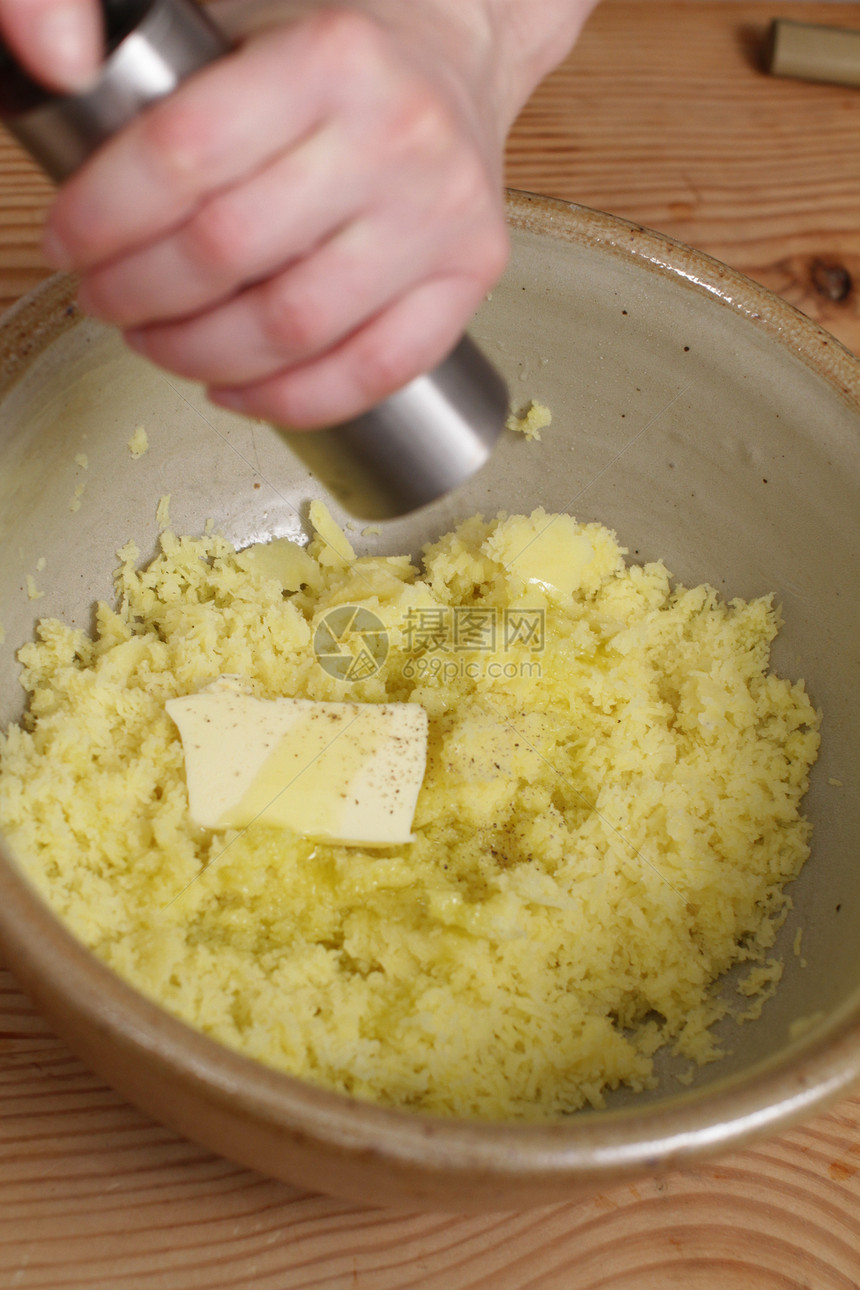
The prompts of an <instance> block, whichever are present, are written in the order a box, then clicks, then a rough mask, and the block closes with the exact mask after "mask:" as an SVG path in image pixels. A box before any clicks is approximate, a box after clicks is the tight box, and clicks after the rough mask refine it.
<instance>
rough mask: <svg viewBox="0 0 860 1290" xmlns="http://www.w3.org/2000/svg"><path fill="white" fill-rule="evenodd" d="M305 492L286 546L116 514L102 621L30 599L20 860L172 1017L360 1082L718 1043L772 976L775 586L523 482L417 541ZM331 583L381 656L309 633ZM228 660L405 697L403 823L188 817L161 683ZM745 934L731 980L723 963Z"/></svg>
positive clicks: (371, 1094) (800, 690)
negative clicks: (516, 512)
mask: <svg viewBox="0 0 860 1290" xmlns="http://www.w3.org/2000/svg"><path fill="white" fill-rule="evenodd" d="M313 519H314V520H315V523H316V529H317V531H316V536H315V538H314V540H313V541H312V542H311V544H310V546H309V547H308V548H307V549H301V548H299V547H296V546H293V545H292V544H290V543H288V542H286V541H285V540H279V541H277V542H275V543H273V544H271V545H270V546H268V547H262V548H249V549H248V550H246V551H243V552H237V551H235V550H234V549H233V548H232V547H231V546H230V545H229V544H228V543H227V542H226V541H224V540H223V539H221V538H219V537H216V536H210V537H204V538H197V539H194V538H190V537H176V536H174V535H172V534H169V533H166V534H164V535H163V536H162V540H161V548H162V549H161V553H160V554H159V555H158V556H157V558H156V559H155V560H153V562H152V563H151V564H150V565H149V566H148V567H146V568H142V569H141V568H138V567H137V565H138V561H139V552H138V551H137V549H136V548H135V547H134V546H133V545H131V544H129V545H128V546H127V547H126V548H125V549H124V550H123V551H122V552H121V553H120V557H121V567H120V569H119V571H118V574H117V589H118V595H119V602H118V607H117V608H110V607H109V606H108V605H107V604H100V605H99V607H98V613H97V630H96V632H95V635H94V636H93V637H92V638H91V637H90V636H88V635H86V634H85V633H84V632H82V631H77V630H72V629H71V628H69V627H67V626H64V625H63V624H62V623H60V622H57V621H53V620H49V621H43V622H42V623H40V625H39V629H38V639H37V640H36V641H35V642H33V643H31V644H28V645H26V646H24V648H23V649H22V650H21V652H20V658H21V662H22V664H23V680H24V684H25V685H26V687H27V689H28V690H29V692H30V705H29V710H28V713H27V715H26V717H25V718H24V720H23V722H22V724H21V726H20V727H17V726H16V727H12V728H11V729H10V730H9V731H8V732H7V733H6V735H5V736H3V737H2V742H0V825H2V828H3V830H4V832H5V834H6V836H7V838H8V840H9V841H10V842H11V843H12V845H13V847H14V850H15V853H16V855H17V857H18V859H19V861H20V863H21V865H22V866H23V868H24V869H25V871H26V872H27V874H29V876H30V878H31V879H32V881H33V882H34V883H35V884H36V885H37V887H38V888H39V890H40V891H41V892H42V893H43V894H44V896H45V898H46V899H47V900H48V901H49V902H50V904H51V905H52V906H53V907H54V909H55V910H56V911H57V913H58V914H59V915H60V916H61V917H62V918H63V919H64V920H65V921H66V922H67V923H68V924H69V926H70V927H71V928H72V929H73V930H74V932H75V933H76V934H77V935H78V936H79V937H80V938H81V939H82V940H83V941H84V942H85V943H86V944H87V945H89V946H91V947H92V949H93V950H94V951H95V953H96V954H98V955H99V956H100V957H101V958H102V959H103V960H104V961H105V962H106V963H108V964H109V965H110V966H111V967H112V968H114V969H115V970H116V971H117V972H118V973H120V974H121V975H122V976H123V977H125V978H126V979H127V980H129V981H130V982H132V983H133V984H134V985H135V986H137V987H138V988H139V989H140V990H142V991H143V992H145V993H146V994H147V995H150V996H151V997H152V998H154V999H156V1000H158V1001H159V1002H160V1003H161V1004H163V1005H164V1007H166V1008H167V1009H169V1010H170V1011H171V1012H172V1013H174V1014H175V1015H176V1016H178V1017H181V1018H183V1019H184V1020H185V1021H187V1022H188V1023H190V1024H191V1025H192V1026H195V1027H197V1028H199V1029H200V1030H203V1031H205V1032H206V1033H207V1034H209V1035H211V1036H214V1037H215V1038H216V1039H218V1040H220V1041H222V1042H223V1043H225V1044H227V1045H230V1046H231V1047H233V1048H235V1049H239V1050H241V1051H242V1052H243V1053H246V1054H249V1055H251V1056H252V1057H256V1058H258V1059H260V1060H261V1061H263V1062H266V1063H269V1064H271V1065H272V1066H275V1067H278V1068H280V1069H282V1070H285V1071H289V1072H292V1073H293V1074H295V1075H298V1076H301V1077H302V1078H304V1079H307V1080H311V1081H314V1082H316V1083H318V1084H322V1085H325V1086H327V1087H330V1088H334V1089H340V1090H345V1091H348V1092H350V1093H352V1094H354V1095H356V1096H358V1097H362V1098H370V1099H374V1100H376V1101H379V1102H382V1103H386V1104H393V1105H398V1106H405V1107H414V1108H421V1109H424V1110H428V1111H433V1112H439V1113H443V1114H458V1115H465V1116H478V1117H489V1118H495V1117H499V1118H502V1117H504V1118H519V1119H525V1118H533V1119H534V1118H546V1117H551V1116H555V1115H559V1114H562V1113H564V1112H570V1111H573V1110H575V1109H576V1108H579V1107H582V1106H584V1105H587V1104H590V1105H592V1106H599V1105H601V1103H602V1100H603V1098H604V1094H605V1092H606V1090H608V1089H614V1088H616V1087H618V1086H619V1085H622V1084H623V1085H627V1086H628V1087H630V1088H632V1089H634V1090H639V1089H643V1088H646V1087H648V1086H650V1085H652V1084H653V1082H654V1075H653V1058H654V1054H655V1053H656V1051H657V1050H658V1049H659V1048H661V1047H662V1046H664V1045H668V1046H669V1047H670V1049H671V1050H672V1051H674V1052H675V1053H676V1054H679V1055H682V1056H684V1057H686V1058H688V1059H690V1061H691V1062H693V1063H703V1062H706V1061H709V1060H711V1059H713V1058H714V1057H716V1056H718V1053H719V1050H718V1045H717V1044H716V1041H715V1040H714V1038H713V1035H712V1031H711V1028H712V1026H713V1024H714V1022H715V1021H717V1020H718V1019H719V1018H720V1017H722V1016H724V1015H725V1014H726V1013H727V1011H731V1010H732V1009H733V1008H734V1009H735V1010H740V1009H741V1008H743V1009H746V1010H748V1011H749V1010H750V1009H751V1004H750V996H753V997H755V996H758V997H759V998H761V997H762V996H763V992H766V991H767V990H768V989H769V988H771V987H772V985H773V983H774V981H775V980H776V979H777V977H778V975H779V970H780V969H779V964H778V963H777V962H776V961H775V960H774V959H773V958H772V957H770V956H769V952H770V951H771V949H772V946H773V943H774V937H775V932H776V929H777V927H778V925H779V923H780V921H781V919H782V918H783V917H784V915H785V912H786V909H787V907H788V904H789V899H788V897H787V895H786V894H784V892H783V887H784V885H785V884H786V882H787V881H788V880H790V879H792V878H793V877H795V875H796V874H797V873H798V871H799V869H800V867H801V866H802V864H803V862H804V860H805V859H806V856H807V852H808V841H809V825H808V823H807V822H806V821H805V820H804V819H803V817H802V815H801V813H800V803H801V798H802V795H803V793H804V791H805V789H806V786H807V774H808V770H809V767H810V765H811V763H812V762H813V761H814V759H815V756H816V752H817V747H818V733H817V726H818V720H817V715H816V713H815V711H814V710H813V708H812V706H811V704H810V701H809V699H808V697H807V695H806V693H805V690H804V687H803V684H802V682H798V683H795V684H792V683H791V682H789V681H787V680H783V679H781V678H779V677H777V676H774V675H773V674H771V673H770V672H769V671H768V659H769V647H770V643H771V641H772V640H773V638H774V636H775V634H776V631H777V627H778V622H777V616H776V613H775V611H774V609H773V607H772V605H771V602H770V600H769V599H768V598H764V599H759V600H754V601H751V602H749V603H746V602H743V601H740V600H734V601H732V602H730V603H728V604H726V603H724V602H722V601H721V600H720V598H719V597H718V595H717V593H716V592H715V591H714V590H713V589H712V588H710V587H707V586H702V587H696V588H693V589H686V588H683V587H673V585H672V583H671V581H670V575H669V574H668V572H667V570H666V569H665V567H664V566H663V565H662V564H660V563H654V564H646V565H644V566H639V565H635V564H631V565H629V566H628V565H625V562H624V559H623V554H624V553H623V551H622V550H621V548H620V547H619V546H618V544H617V542H616V540H615V538H614V535H613V534H612V533H610V532H609V531H608V530H607V529H605V528H603V527H601V526H599V525H597V524H578V523H577V522H576V521H575V520H574V519H572V518H571V517H569V516H566V515H560V516H551V515H547V514H544V513H543V512H542V511H540V510H538V511H536V512H534V514H532V515H530V516H513V517H504V516H502V517H497V518H495V519H492V520H489V521H486V520H484V519H481V518H474V519H472V520H469V521H468V522H467V523H465V524H463V525H462V526H461V527H460V528H459V529H458V530H457V531H456V532H453V533H451V534H449V535H447V536H446V537H444V538H442V539H441V540H440V541H438V542H436V543H434V544H433V545H431V546H429V547H428V548H427V550H426V552H425V558H424V569H423V572H421V573H419V572H418V571H417V570H416V569H415V568H414V567H412V565H411V564H410V561H409V559H408V558H407V557H405V556H392V557H388V558H382V557H364V558H360V559H356V558H355V556H354V554H353V552H352V549H351V547H350V546H349V543H348V541H347V540H346V538H345V536H344V535H343V534H342V533H340V531H339V530H338V529H337V528H336V526H334V525H333V523H332V521H331V519H330V517H329V516H327V514H325V512H324V511H323V510H321V509H320V508H317V509H316V511H315V512H314V515H313ZM347 605H353V606H359V607H363V609H364V610H365V611H367V613H368V614H370V615H373V616H375V617H376V618H377V619H379V620H381V623H382V624H383V625H384V628H385V634H386V640H385V646H386V651H387V652H386V651H382V650H380V649H378V648H377V649H376V652H375V653H372V654H371V655H368V656H366V655H367V652H366V651H365V652H364V653H362V650H361V648H360V646H361V634H362V633H361V630H359V629H360V628H361V622H360V621H359V618H356V620H355V623H356V633H355V635H356V638H357V639H356V640H355V641H351V640H347V639H346V637H345V636H342V637H341V639H340V641H339V645H338V648H339V649H340V650H341V652H342V653H343V654H346V655H348V658H349V659H353V658H354V661H355V667H352V666H351V665H350V669H349V670H348V674H347V675H346V677H345V679H342V676H343V672H342V669H341V674H340V675H339V674H338V669H337V668H335V667H332V666H331V659H330V658H329V657H327V656H326V651H325V650H321V647H320V640H321V636H320V632H319V630H318V629H319V627H320V624H321V623H322V621H323V619H324V618H325V617H326V615H327V614H328V613H330V611H332V610H333V609H336V608H337V607H342V606H347ZM338 621H339V622H340V621H342V619H338ZM362 621H364V629H363V630H365V631H366V625H367V620H366V619H364V620H362ZM375 639H376V643H377V645H378V643H379V637H378V636H377V637H376V638H375ZM315 646H316V647H315ZM353 646H355V648H354V649H353ZM324 664H325V665H324ZM227 673H229V674H238V675H239V676H241V677H243V678H245V679H246V680H247V681H248V682H249V683H250V686H251V688H252V691H253V693H255V694H257V695H258V696H260V697H275V696H278V695H287V696H305V697H309V698H314V699H328V700H342V699H349V700H358V701H364V702H370V703H379V702H382V701H384V700H394V701H402V700H408V701H411V702H415V703H420V704H422V705H423V706H424V707H425V709H426V711H427V713H428V715H429V722H430V734H429V749H428V766H427V773H426V778H425V781H424V784H423V787H422V790H421V793H420V796H419V799H418V806H417V813H416V817H415V824H414V831H415V834H416V840H415V841H414V842H413V843H411V844H407V845H403V846H400V847H396V848H389V849H387V850H366V851H363V850H360V849H359V850H357V849H356V848H354V847H353V848H347V847H339V846H333V845H323V844H320V843H313V842H311V841H309V840H308V839H305V838H302V837H300V836H294V835H290V834H288V833H286V832H283V831H277V830H273V829H268V828H266V827H264V826H261V825H256V826H255V825H252V826H251V827H249V828H247V829H245V830H244V831H242V832H238V833H237V832H231V831H225V832H220V833H219V832H216V833H210V832H207V831H205V830H201V829H198V828H196V827H195V826H194V825H193V823H192V821H191V819H190V817H189V813H188V802H187V794H186V787H185V780H184V767H183V756H182V747H181V744H180V741H179V737H178V733H177V730H176V728H175V726H174V724H173V722H172V721H171V720H170V718H169V717H168V715H167V714H166V712H165V707H164V705H165V702H166V700H168V699H169V698H171V697H173V696H176V695H182V694H187V693H190V692H193V691H196V690H197V689H198V688H199V687H201V686H203V685H205V684H207V683H208V682H210V681H212V680H213V679H214V678H216V677H218V676H220V675H223V674H227ZM741 961H745V962H747V963H748V964H749V972H748V973H747V975H746V977H745V979H744V980H742V982H741V994H740V995H739V996H738V995H736V996H735V997H736V998H737V999H738V1002H737V1003H736V1004H734V1005H732V1004H731V1002H730V999H729V1001H727V1000H726V999H725V998H723V997H721V996H720V995H719V994H718V993H717V992H716V991H715V989H714V987H713V983H714V982H715V980H716V979H717V978H719V977H720V975H721V974H722V973H724V972H725V971H726V970H727V969H728V968H730V967H731V966H732V965H734V964H737V963H738V962H741ZM744 971H746V969H744ZM755 1006H756V1005H755V1002H754V1003H753V1005H752V1009H751V1010H752V1011H755Z"/></svg>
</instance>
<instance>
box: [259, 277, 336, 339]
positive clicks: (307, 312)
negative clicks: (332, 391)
mask: <svg viewBox="0 0 860 1290" xmlns="http://www.w3.org/2000/svg"><path fill="white" fill-rule="evenodd" d="M260 322H261V327H262V331H263V335H264V337H265V339H266V340H267V341H268V343H269V344H270V345H271V347H272V348H273V349H274V350H275V351H276V352H277V353H278V354H283V355H300V356H307V355H309V354H314V353H316V352H317V351H318V350H320V349H322V348H323V346H324V343H325V338H326V327H325V320H324V316H323V313H322V310H321V309H320V307H319V304H318V303H315V302H314V301H313V300H311V299H305V298H304V297H303V295H302V293H301V292H300V291H298V290H297V289H296V288H295V286H293V285H292V284H290V283H289V282H283V281H280V282H274V283H272V284H270V286H269V287H268V289H267V290H265V291H264V292H263V298H262V312H261V318H260Z"/></svg>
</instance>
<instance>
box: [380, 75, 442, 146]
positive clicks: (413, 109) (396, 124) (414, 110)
mask: <svg viewBox="0 0 860 1290" xmlns="http://www.w3.org/2000/svg"><path fill="white" fill-rule="evenodd" d="M455 137H456V132H455V129H454V125H453V121H452V118H451V114H450V112H449V111H448V109H447V107H446V105H445V104H444V103H443V102H442V101H441V99H440V98H439V97H438V96H437V94H436V93H435V92H434V91H433V90H432V88H431V87H430V86H424V85H414V86H411V87H410V88H409V89H408V90H404V92H403V94H402V96H401V98H400V102H399V103H398V104H397V110H396V111H395V112H392V114H391V117H390V119H389V124H388V144H389V148H390V149H391V150H392V151H394V152H396V153H398V154H401V155H405V156H408V157H411V158H414V159H420V160H422V161H425V162H426V161H428V160H429V161H434V160H436V159H437V158H439V157H440V156H444V155H445V154H446V153H447V152H448V151H449V150H450V148H451V146H452V142H453V141H454V139H455Z"/></svg>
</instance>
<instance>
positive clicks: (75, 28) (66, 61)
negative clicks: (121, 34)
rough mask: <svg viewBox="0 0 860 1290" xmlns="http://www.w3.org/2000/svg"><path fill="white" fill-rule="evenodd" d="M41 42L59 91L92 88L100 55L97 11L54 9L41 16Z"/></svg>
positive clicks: (72, 7)
mask: <svg viewBox="0 0 860 1290" xmlns="http://www.w3.org/2000/svg"><path fill="white" fill-rule="evenodd" d="M38 41H39V46H40V50H41V54H42V57H43V58H44V60H45V62H46V64H47V65H48V66H49V67H50V69H51V80H52V81H53V82H54V83H55V85H56V86H57V87H58V88H60V89H63V90H66V91H67V92H71V93H74V94H80V93H81V92H83V91H84V90H88V89H91V88H92V86H93V85H94V84H95V82H96V80H97V79H98V70H99V69H98V63H99V56H100V53H101V50H100V32H99V28H98V25H97V11H96V10H95V7H93V9H92V10H91V9H90V8H89V7H88V6H85V5H81V4H77V3H70V4H55V5H52V6H51V7H49V8H47V9H46V10H45V12H44V13H43V14H42V15H41V19H40V22H39V26H38Z"/></svg>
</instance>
